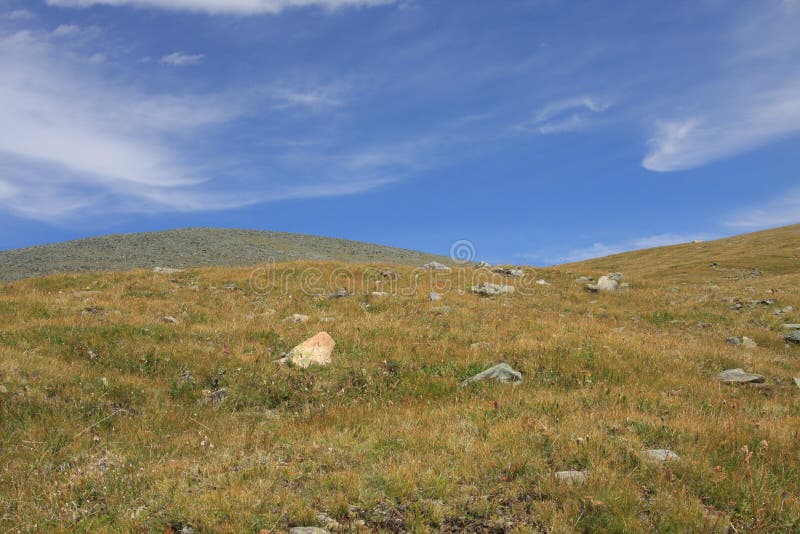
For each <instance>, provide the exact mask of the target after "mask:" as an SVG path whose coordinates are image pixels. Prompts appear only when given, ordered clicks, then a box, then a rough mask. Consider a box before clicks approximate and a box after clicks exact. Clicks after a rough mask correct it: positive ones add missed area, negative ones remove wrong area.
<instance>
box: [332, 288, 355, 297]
mask: <svg viewBox="0 0 800 534" xmlns="http://www.w3.org/2000/svg"><path fill="white" fill-rule="evenodd" d="M350 295H352V293H351V292H350V291H348V290H347V289H344V288H339V289H337V290H336V291H334V292H333V293H328V298H329V299H341V298H344V297H349V296H350Z"/></svg>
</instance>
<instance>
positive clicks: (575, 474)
mask: <svg viewBox="0 0 800 534" xmlns="http://www.w3.org/2000/svg"><path fill="white" fill-rule="evenodd" d="M588 478H589V474H588V473H586V472H585V471H556V480H558V481H561V482H566V483H568V484H583V483H584V482H586V479H588Z"/></svg>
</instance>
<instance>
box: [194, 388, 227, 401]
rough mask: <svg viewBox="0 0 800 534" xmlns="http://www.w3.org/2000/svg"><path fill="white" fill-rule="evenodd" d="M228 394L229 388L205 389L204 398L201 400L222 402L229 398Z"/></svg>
mask: <svg viewBox="0 0 800 534" xmlns="http://www.w3.org/2000/svg"><path fill="white" fill-rule="evenodd" d="M228 395H229V393H228V390H227V389H225V388H221V389H216V390H211V389H204V390H203V398H202V399H200V401H201V402H202V403H203V404H221V403H222V402H224V401H225V399H227V398H228Z"/></svg>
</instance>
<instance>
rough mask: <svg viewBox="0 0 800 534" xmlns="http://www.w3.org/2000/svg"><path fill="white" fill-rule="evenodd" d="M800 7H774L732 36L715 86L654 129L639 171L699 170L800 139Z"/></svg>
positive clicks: (699, 90)
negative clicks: (786, 138) (772, 144)
mask: <svg viewBox="0 0 800 534" xmlns="http://www.w3.org/2000/svg"><path fill="white" fill-rule="evenodd" d="M798 27H800V3H797V2H786V1H784V2H772V3H771V4H768V7H767V8H765V9H762V10H761V12H760V13H758V14H753V15H752V16H751V17H749V20H748V21H747V22H746V23H744V24H742V25H741V26H740V27H738V28H737V29H736V31H734V32H733V34H732V37H731V39H732V40H731V42H730V43H729V46H728V48H729V49H730V50H732V52H731V53H730V55H729V56H728V57H725V58H723V59H722V64H721V71H722V74H720V75H718V76H717V77H716V78H715V79H713V80H711V81H709V82H708V83H706V84H704V85H702V86H698V87H695V88H693V89H692V90H690V91H689V92H688V93H686V94H683V95H681V96H680V97H679V98H678V99H677V101H676V102H675V103H674V105H675V108H676V109H680V110H681V112H680V113H678V114H676V115H675V116H674V117H671V118H662V119H660V120H659V121H657V122H656V124H655V125H654V133H653V135H652V136H651V138H650V140H649V143H648V145H649V151H648V152H647V154H646V156H645V157H644V159H643V160H642V165H643V166H644V167H645V168H646V169H649V170H651V171H677V170H684V169H691V168H695V167H698V166H701V165H704V164H707V163H710V162H713V161H716V160H720V159H723V158H726V157H730V156H734V155H736V154H740V153H742V152H746V151H748V150H752V149H754V148H758V147H760V146H763V145H766V144H767V143H769V142H771V141H773V140H775V139H779V138H781V137H784V136H788V135H791V134H796V133H798V132H800V75H798V73H797V58H798V56H800V32H798V31H797V28H798Z"/></svg>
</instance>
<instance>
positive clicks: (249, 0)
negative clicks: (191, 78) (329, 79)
mask: <svg viewBox="0 0 800 534" xmlns="http://www.w3.org/2000/svg"><path fill="white" fill-rule="evenodd" d="M396 2H397V0H47V4H48V5H51V6H60V7H73V8H88V7H91V6H131V7H139V8H153V9H165V10H169V11H189V12H202V13H209V14H229V15H259V14H272V15H274V14H277V13H280V12H282V11H284V10H286V9H291V8H301V7H318V8H323V9H326V10H331V11H332V10H337V9H341V8H345V7H374V6H381V5H388V4H394V3H396Z"/></svg>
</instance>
